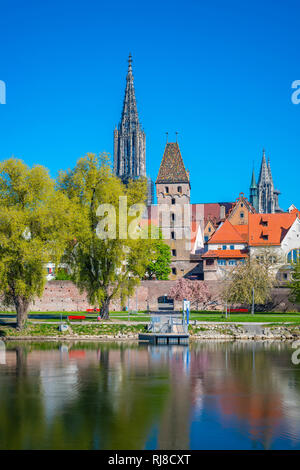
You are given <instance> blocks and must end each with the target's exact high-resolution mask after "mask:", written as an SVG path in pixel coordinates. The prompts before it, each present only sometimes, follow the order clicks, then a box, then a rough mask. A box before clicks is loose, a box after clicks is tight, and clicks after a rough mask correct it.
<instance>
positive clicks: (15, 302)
mask: <svg viewBox="0 0 300 470" xmlns="http://www.w3.org/2000/svg"><path fill="white" fill-rule="evenodd" d="M0 211H1V219H0V293H1V297H2V298H1V302H2V304H4V305H5V306H7V307H14V308H15V310H16V313H17V327H18V328H19V329H22V328H23V327H24V326H25V322H26V319H27V312H28V309H29V306H30V303H31V302H32V301H34V299H35V298H36V297H40V296H41V295H42V293H43V289H44V285H45V282H46V267H45V266H46V263H48V262H54V263H56V264H57V263H59V260H60V258H61V256H62V254H63V252H64V250H65V247H66V246H67V242H68V239H69V236H70V227H72V225H73V224H72V223H71V222H70V221H71V220H72V215H73V214H72V206H71V204H70V202H69V201H68V199H67V198H66V197H65V196H64V195H63V194H59V193H57V192H55V189H54V182H53V180H52V179H51V178H50V176H49V174H48V170H47V169H46V168H44V167H42V166H39V165H38V166H34V167H33V168H29V167H28V166H27V165H26V164H25V163H23V162H22V161H21V160H17V159H14V158H11V159H9V160H6V161H4V162H2V163H1V164H0Z"/></svg>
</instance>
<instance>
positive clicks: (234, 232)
mask: <svg viewBox="0 0 300 470" xmlns="http://www.w3.org/2000/svg"><path fill="white" fill-rule="evenodd" d="M237 227H241V226H240V225H232V224H231V223H230V222H229V220H225V222H224V223H223V225H221V227H220V228H219V229H218V230H217V231H216V232H215V233H214V234H213V235H212V236H211V238H210V239H209V241H208V242H207V243H210V244H211V243H245V242H246V241H247V240H246V238H245V233H243V231H244V230H245V229H237ZM243 227H245V226H243ZM242 233H243V234H244V236H243V235H242Z"/></svg>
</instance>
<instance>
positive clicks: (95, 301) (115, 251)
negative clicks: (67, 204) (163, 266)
mask: <svg viewBox="0 0 300 470" xmlns="http://www.w3.org/2000/svg"><path fill="white" fill-rule="evenodd" d="M57 186H58V189H59V191H60V192H62V193H64V194H66V195H67V196H68V197H69V199H70V200H71V201H72V203H73V205H74V207H75V211H76V213H77V214H78V219H77V229H76V236H75V241H74V243H73V244H71V245H70V246H69V248H68V250H67V251H66V254H65V261H66V263H67V264H68V266H69V267H70V269H71V272H72V275H73V279H74V282H75V283H76V285H77V286H78V287H79V289H80V291H81V292H83V291H85V292H86V293H87V296H88V300H89V302H90V303H91V304H92V305H95V306H98V307H99V308H100V315H101V317H102V318H109V306H110V302H111V300H112V299H114V298H121V299H122V300H123V301H124V299H125V298H127V296H129V295H131V294H132V293H133V291H134V288H135V287H136V286H137V284H138V283H139V282H140V279H141V278H143V276H144V274H145V270H146V267H147V265H148V263H149V259H151V256H152V255H151V242H150V240H148V239H141V238H138V236H139V229H138V223H137V220H138V218H139V217H140V216H141V215H142V212H143V209H142V205H143V204H144V201H145V200H146V194H147V182H146V179H141V180H138V181H130V182H129V184H128V185H127V186H125V185H124V184H123V183H122V182H121V181H120V179H119V178H117V177H115V176H114V175H113V174H112V171H111V169H110V165H109V157H108V156H107V155H105V154H103V155H100V156H96V155H94V154H87V155H86V156H85V157H83V158H81V159H80V160H79V161H78V162H77V165H76V167H75V168H74V169H73V170H68V171H65V172H60V174H59V178H58V184H57ZM126 198H127V200H126ZM139 204H140V205H141V206H134V205H139ZM128 208H129V209H128Z"/></svg>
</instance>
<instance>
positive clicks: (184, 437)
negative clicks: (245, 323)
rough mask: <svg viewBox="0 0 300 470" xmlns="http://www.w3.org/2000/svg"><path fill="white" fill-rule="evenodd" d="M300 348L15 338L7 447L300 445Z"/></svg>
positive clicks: (4, 400)
mask: <svg viewBox="0 0 300 470" xmlns="http://www.w3.org/2000/svg"><path fill="white" fill-rule="evenodd" d="M2 346H3V345H2ZM294 351H295V350H294V349H292V346H291V344H287V343H282V342H273V343H263V342H250V341H249V342H217V341H210V342H209V341H207V342H205V341H201V342H200V341H199V342H192V343H191V344H190V346H150V345H149V346H148V345H138V344H136V343H125V342H123V343H107V342H101V343H99V342H93V343H87V342H76V343H37V342H26V343H20V342H14V343H12V342H7V343H6V350H4V349H3V348H1V349H0V449H300V364H299V365H294V364H293V363H292V361H291V357H292V354H293V352H294ZM299 356H300V354H299Z"/></svg>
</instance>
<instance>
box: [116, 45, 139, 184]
mask: <svg viewBox="0 0 300 470" xmlns="http://www.w3.org/2000/svg"><path fill="white" fill-rule="evenodd" d="M114 172H115V174H116V175H117V176H119V177H120V178H121V179H122V181H123V182H124V183H127V182H128V180H129V179H130V178H132V179H136V178H139V177H141V176H146V136H145V132H144V131H143V129H142V128H141V124H140V121H139V116H138V111H137V105H136V98H135V90H134V80H133V73H132V56H131V54H129V58H128V72H127V77H126V88H125V96H124V102H123V110H122V115H121V121H120V123H119V126H118V128H116V129H115V130H114Z"/></svg>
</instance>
